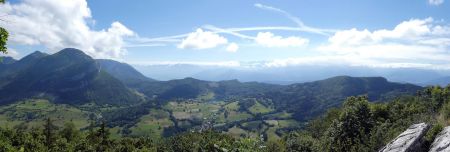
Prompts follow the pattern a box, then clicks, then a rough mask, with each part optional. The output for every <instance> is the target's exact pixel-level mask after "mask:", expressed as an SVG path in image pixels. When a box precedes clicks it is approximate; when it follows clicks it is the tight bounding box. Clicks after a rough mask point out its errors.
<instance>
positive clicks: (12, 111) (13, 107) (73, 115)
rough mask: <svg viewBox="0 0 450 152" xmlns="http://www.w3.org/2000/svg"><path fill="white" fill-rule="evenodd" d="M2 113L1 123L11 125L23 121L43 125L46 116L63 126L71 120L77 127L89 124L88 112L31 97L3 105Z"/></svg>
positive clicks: (36, 125) (33, 125)
mask: <svg viewBox="0 0 450 152" xmlns="http://www.w3.org/2000/svg"><path fill="white" fill-rule="evenodd" d="M0 113H1V114H0V122H1V124H8V126H9V127H12V126H15V125H19V124H22V123H23V124H25V125H27V126H28V127H41V126H42V125H43V122H44V120H45V119H46V118H51V119H52V120H53V122H54V124H55V125H56V126H63V124H64V123H66V122H69V121H72V122H73V123H74V124H75V126H76V127H77V128H83V127H86V126H88V125H89V122H88V113H87V112H85V111H82V110H80V109H77V108H76V107H73V106H70V105H65V104H53V103H51V102H49V101H47V100H42V99H29V100H25V101H20V102H17V103H15V104H10V105H7V106H3V107H2V108H1V109H0ZM25 122H26V123H25Z"/></svg>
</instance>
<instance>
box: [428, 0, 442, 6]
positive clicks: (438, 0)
mask: <svg viewBox="0 0 450 152" xmlns="http://www.w3.org/2000/svg"><path fill="white" fill-rule="evenodd" d="M428 3H429V4H431V5H441V4H442V3H444V0H428Z"/></svg>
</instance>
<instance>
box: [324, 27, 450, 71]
mask: <svg viewBox="0 0 450 152" xmlns="http://www.w3.org/2000/svg"><path fill="white" fill-rule="evenodd" d="M435 24H436V23H435V22H434V21H433V19H432V18H426V19H411V20H408V21H404V22H401V23H400V24H398V25H397V26H395V27H394V28H393V29H392V30H388V29H380V30H374V31H369V30H367V29H364V30H357V29H349V30H342V31H339V32H336V33H335V34H334V35H333V36H331V37H329V39H328V44H326V45H322V46H319V47H318V48H317V50H319V51H322V52H323V53H325V54H326V55H335V56H352V57H354V58H349V59H352V60H358V59H362V60H365V61H369V60H371V61H377V62H370V63H372V64H375V63H377V64H381V63H383V64H397V63H405V62H406V63H408V64H401V65H416V64H415V63H421V64H422V63H423V64H430V63H433V64H437V63H448V62H450V54H449V52H450V49H449V46H450V38H449V37H450V28H449V27H448V26H442V25H435ZM378 62H379V63H378ZM361 64H369V63H361Z"/></svg>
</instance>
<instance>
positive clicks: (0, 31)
mask: <svg viewBox="0 0 450 152" xmlns="http://www.w3.org/2000/svg"><path fill="white" fill-rule="evenodd" d="M3 2H4V1H3ZM3 2H0V3H3ZM8 35H9V34H8V31H6V29H4V28H3V27H0V52H1V53H8V48H7V47H6V42H7V41H8Z"/></svg>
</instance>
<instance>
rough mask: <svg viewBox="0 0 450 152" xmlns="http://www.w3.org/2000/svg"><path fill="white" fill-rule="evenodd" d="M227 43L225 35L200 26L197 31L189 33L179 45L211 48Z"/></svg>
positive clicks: (190, 47) (186, 47)
mask: <svg viewBox="0 0 450 152" xmlns="http://www.w3.org/2000/svg"><path fill="white" fill-rule="evenodd" d="M227 43H228V40H227V39H226V38H225V37H223V36H220V35H218V34H216V33H213V32H210V31H203V29H200V28H199V29H197V30H196V31H195V32H192V33H189V34H188V35H187V37H186V38H184V39H183V40H182V41H181V43H180V44H179V45H178V48H181V49H210V48H215V47H217V46H219V45H223V44H227Z"/></svg>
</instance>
